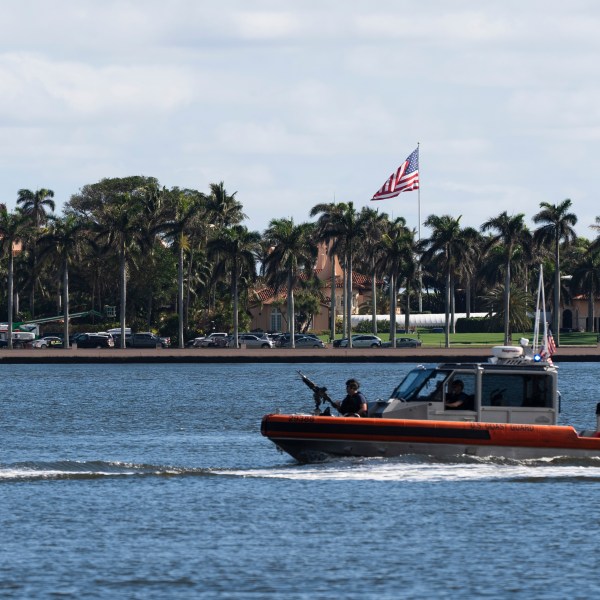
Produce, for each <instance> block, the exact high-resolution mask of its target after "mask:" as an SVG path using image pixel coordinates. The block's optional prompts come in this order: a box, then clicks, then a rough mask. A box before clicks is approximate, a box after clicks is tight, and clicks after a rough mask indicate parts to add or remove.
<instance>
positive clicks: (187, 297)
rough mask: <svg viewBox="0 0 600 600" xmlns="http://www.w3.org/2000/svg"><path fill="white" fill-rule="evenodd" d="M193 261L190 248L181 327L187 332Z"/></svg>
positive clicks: (192, 253) (192, 251)
mask: <svg viewBox="0 0 600 600" xmlns="http://www.w3.org/2000/svg"><path fill="white" fill-rule="evenodd" d="M193 260H194V250H193V249H192V248H191V247H190V253H189V258H188V268H187V284H186V286H185V288H186V289H185V313H184V320H183V327H184V329H185V330H186V331H187V330H188V327H189V322H190V295H191V292H190V290H191V285H192V283H191V282H192V263H193Z"/></svg>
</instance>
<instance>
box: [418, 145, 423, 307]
mask: <svg viewBox="0 0 600 600" xmlns="http://www.w3.org/2000/svg"><path fill="white" fill-rule="evenodd" d="M417 156H418V157H419V187H418V188H417V219H418V221H417V241H419V242H420V241H421V142H417ZM419 312H420V313H422V312H423V271H422V270H421V259H419Z"/></svg>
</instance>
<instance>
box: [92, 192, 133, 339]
mask: <svg viewBox="0 0 600 600" xmlns="http://www.w3.org/2000/svg"><path fill="white" fill-rule="evenodd" d="M141 212H142V203H141V201H140V196H139V194H130V193H124V194H118V195H117V196H115V197H113V198H111V200H110V201H109V202H107V203H106V204H105V205H104V207H103V210H102V212H101V213H100V214H99V215H97V220H96V222H95V223H93V229H94V230H95V231H96V237H95V240H94V241H95V243H100V244H101V247H102V248H103V249H104V251H112V252H114V253H116V254H117V256H118V257H119V290H120V303H121V306H120V315H119V316H120V319H119V320H120V326H121V340H120V343H121V348H125V318H126V314H127V313H126V308H127V265H128V261H130V260H131V255H132V253H133V252H135V251H136V250H138V249H139V248H140V245H141V236H142V234H143V229H142V227H141V223H140V214H141Z"/></svg>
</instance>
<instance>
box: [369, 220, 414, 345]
mask: <svg viewBox="0 0 600 600" xmlns="http://www.w3.org/2000/svg"><path fill="white" fill-rule="evenodd" d="M380 243H381V246H382V250H383V251H382V253H381V255H380V256H379V259H378V261H377V269H378V270H379V271H380V272H381V273H383V274H385V275H387V277H388V281H389V293H390V340H391V342H392V347H393V348H395V347H396V312H397V311H396V305H397V301H398V287H399V285H400V281H401V280H402V278H403V277H407V276H410V277H414V276H415V275H416V272H417V263H416V261H415V252H414V250H415V248H414V232H413V231H411V230H410V229H408V228H407V227H406V220H405V219H404V218H403V217H398V218H397V219H395V220H394V221H393V222H392V223H390V224H389V226H388V228H387V231H386V232H385V233H384V234H383V235H382V237H381V240H380Z"/></svg>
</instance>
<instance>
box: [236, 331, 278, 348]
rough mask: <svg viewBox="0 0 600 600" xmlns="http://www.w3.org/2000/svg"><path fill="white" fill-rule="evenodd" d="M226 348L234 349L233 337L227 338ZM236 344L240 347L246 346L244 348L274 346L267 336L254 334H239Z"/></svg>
mask: <svg viewBox="0 0 600 600" xmlns="http://www.w3.org/2000/svg"><path fill="white" fill-rule="evenodd" d="M228 340H229V341H228V343H227V346H228V347H229V348H234V347H235V340H234V338H233V336H232V335H231V336H229V337H228ZM238 343H239V345H240V346H242V345H243V346H246V348H273V346H274V345H275V344H274V343H273V341H272V340H270V339H269V338H268V337H267V336H264V337H263V336H259V335H256V334H254V333H240V334H238Z"/></svg>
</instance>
